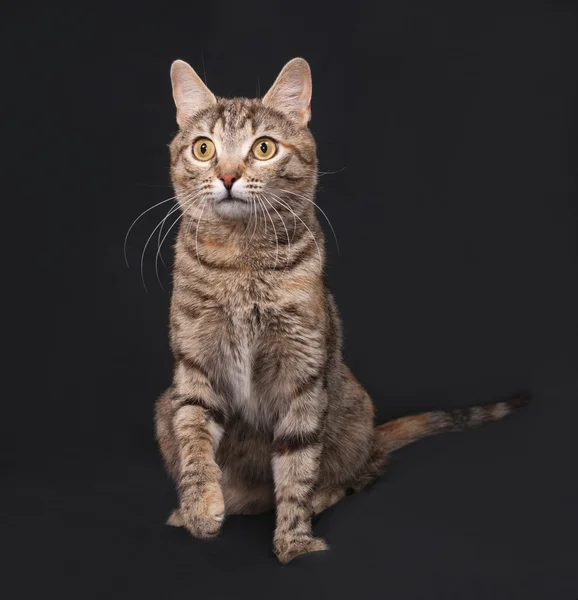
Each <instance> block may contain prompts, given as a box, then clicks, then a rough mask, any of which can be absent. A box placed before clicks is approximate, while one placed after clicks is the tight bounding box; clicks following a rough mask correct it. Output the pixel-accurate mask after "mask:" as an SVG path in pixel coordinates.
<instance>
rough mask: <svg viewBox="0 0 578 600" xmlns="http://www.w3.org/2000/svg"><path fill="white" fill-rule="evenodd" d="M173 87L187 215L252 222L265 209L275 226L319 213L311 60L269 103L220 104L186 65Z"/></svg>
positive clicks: (178, 187) (283, 78)
mask: <svg viewBox="0 0 578 600" xmlns="http://www.w3.org/2000/svg"><path fill="white" fill-rule="evenodd" d="M171 80H172V85H173V97H174V100H175V104H176V107H177V123H178V124H179V133H178V134H177V135H176V137H175V138H174V140H173V141H172V143H171V176H172V180H173V185H174V187H175V191H176V193H177V198H178V201H179V203H180V205H181V209H182V210H183V211H184V212H187V213H188V214H190V215H192V216H196V217H197V218H198V217H199V215H201V214H202V213H204V215H205V218H210V217H211V216H212V217H213V218H216V219H220V220H233V221H235V220H244V221H247V220H249V219H250V218H251V217H252V216H253V215H254V216H255V218H257V215H258V214H259V215H261V214H263V217H264V216H265V213H264V212H262V211H263V209H265V210H266V211H267V212H268V213H269V214H270V215H272V217H273V218H275V217H276V216H277V215H283V213H285V214H287V213H291V211H293V212H294V213H296V214H297V215H298V216H300V215H302V214H303V213H305V212H306V211H308V210H310V209H311V207H312V204H311V199H312V197H313V192H314V189H315V185H316V182H317V160H316V154H315V142H314V140H313V136H312V135H311V132H310V131H309V129H308V127H307V123H308V122H309V119H310V117H311V109H310V102H311V72H310V70H309V65H308V64H307V62H306V61H305V60H303V59H302V58H294V59H293V60H291V61H289V62H288V63H287V64H286V65H285V67H284V68H283V70H282V71H281V73H280V74H279V76H278V77H277V79H276V81H275V83H274V84H273V86H272V87H271V89H270V90H269V91H268V92H267V94H266V95H265V96H264V97H263V98H262V99H260V98H256V99H247V98H232V99H226V98H216V97H215V96H214V95H213V94H212V92H211V91H210V90H209V89H208V88H207V86H206V85H205V84H204V83H203V82H202V80H201V79H200V77H199V76H198V75H197V74H196V73H195V71H194V70H193V69H192V68H191V67H190V66H189V65H188V64H187V63H185V62H183V61H181V60H177V61H175V62H174V63H173V65H172V68H171ZM276 213H277V214H276Z"/></svg>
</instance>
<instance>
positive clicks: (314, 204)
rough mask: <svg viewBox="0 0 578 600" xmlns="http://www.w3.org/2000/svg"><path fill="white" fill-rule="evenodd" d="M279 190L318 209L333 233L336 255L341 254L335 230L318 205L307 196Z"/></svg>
mask: <svg viewBox="0 0 578 600" xmlns="http://www.w3.org/2000/svg"><path fill="white" fill-rule="evenodd" d="M279 190H280V191H282V192H287V193H288V194H293V195H295V196H297V197H298V198H302V199H303V200H306V201H307V202H310V203H311V204H313V206H315V207H317V208H318V209H319V211H320V212H321V214H322V215H323V216H324V217H325V220H326V221H327V223H329V227H331V232H332V233H333V238H334V240H335V245H336V246H337V254H341V252H340V251H339V242H338V241H337V234H336V233H335V229H333V225H332V224H331V221H330V220H329V217H328V216H327V215H326V214H325V211H324V210H323V209H322V208H321V207H320V206H319V204H317V203H316V202H313V200H310V199H309V198H307V196H304V195H303V194H298V193H297V192H292V191H290V190H283V189H281V188H279Z"/></svg>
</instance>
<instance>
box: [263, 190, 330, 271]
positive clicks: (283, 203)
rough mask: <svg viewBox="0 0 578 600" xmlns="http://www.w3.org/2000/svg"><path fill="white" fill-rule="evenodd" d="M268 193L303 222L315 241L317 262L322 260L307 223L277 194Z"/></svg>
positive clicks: (312, 236) (313, 237)
mask: <svg viewBox="0 0 578 600" xmlns="http://www.w3.org/2000/svg"><path fill="white" fill-rule="evenodd" d="M269 193H270V194H271V196H273V199H274V200H275V201H276V202H279V204H281V206H284V207H285V208H286V209H287V210H288V211H289V212H291V213H292V214H293V215H294V216H295V217H297V218H298V219H299V220H300V221H301V223H303V225H304V226H305V228H306V229H307V231H308V232H309V234H310V235H311V238H312V239H313V241H314V242H315V246H317V254H318V256H319V262H322V259H321V250H320V249H319V244H318V243H317V239H316V238H315V236H314V235H313V232H312V231H311V229H309V227H308V226H307V223H305V221H304V220H303V219H302V218H301V217H300V216H299V215H298V214H297V213H296V212H294V211H293V209H292V208H291V207H290V206H289V205H288V204H287V203H286V202H284V201H283V200H281V198H279V196H277V195H276V194H274V193H273V192H269Z"/></svg>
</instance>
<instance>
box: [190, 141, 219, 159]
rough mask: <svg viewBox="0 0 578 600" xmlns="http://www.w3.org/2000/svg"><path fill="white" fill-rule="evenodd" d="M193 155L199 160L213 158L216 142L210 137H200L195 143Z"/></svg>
mask: <svg viewBox="0 0 578 600" xmlns="http://www.w3.org/2000/svg"><path fill="white" fill-rule="evenodd" d="M193 156H194V157H195V158H196V159H197V160H211V158H213V156H215V144H213V142H211V140H210V139H209V138H205V137H200V138H199V139H197V140H195V141H194V143H193Z"/></svg>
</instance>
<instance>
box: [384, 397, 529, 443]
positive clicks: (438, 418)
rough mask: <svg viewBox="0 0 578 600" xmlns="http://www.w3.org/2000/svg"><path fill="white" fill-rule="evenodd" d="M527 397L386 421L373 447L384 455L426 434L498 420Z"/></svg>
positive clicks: (477, 425)
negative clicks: (376, 446)
mask: <svg viewBox="0 0 578 600" xmlns="http://www.w3.org/2000/svg"><path fill="white" fill-rule="evenodd" d="M529 402H530V395H529V394H527V393H525V392H524V393H520V394H517V395H516V396H513V397H512V398H510V399H508V400H505V401H503V402H494V403H492V404H483V405H481V406H472V407H469V408H455V409H453V410H434V411H431V412H425V413H421V414H417V415H411V416H409V417H401V418H400V419H394V420H393V421H388V422H387V423H384V424H383V425H379V426H378V427H377V428H376V432H377V445H378V447H379V448H380V450H381V451H382V452H384V453H386V454H389V453H390V452H393V451H394V450H398V449H399V448H403V446H407V445H408V444H411V443H412V442H416V441H417V440H421V439H422V438H424V437H427V436H429V435H434V434H436V433H444V432H446V431H463V430H464V429H468V428H470V427H479V426H480V425H483V424H484V423H490V422H491V421H498V420H500V419H502V418H504V417H505V416H507V415H509V414H511V413H513V412H514V411H516V410H518V409H519V408H522V407H523V406H526V404H528V403H529Z"/></svg>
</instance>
